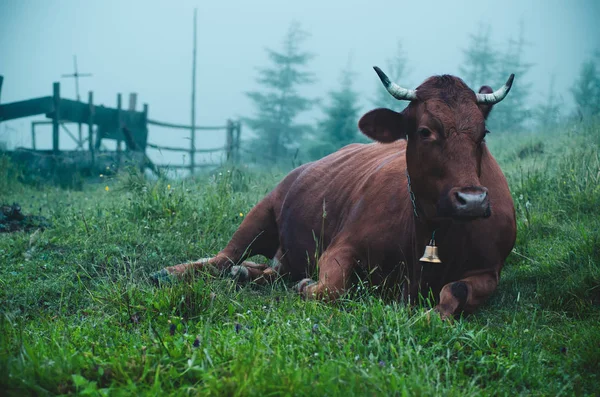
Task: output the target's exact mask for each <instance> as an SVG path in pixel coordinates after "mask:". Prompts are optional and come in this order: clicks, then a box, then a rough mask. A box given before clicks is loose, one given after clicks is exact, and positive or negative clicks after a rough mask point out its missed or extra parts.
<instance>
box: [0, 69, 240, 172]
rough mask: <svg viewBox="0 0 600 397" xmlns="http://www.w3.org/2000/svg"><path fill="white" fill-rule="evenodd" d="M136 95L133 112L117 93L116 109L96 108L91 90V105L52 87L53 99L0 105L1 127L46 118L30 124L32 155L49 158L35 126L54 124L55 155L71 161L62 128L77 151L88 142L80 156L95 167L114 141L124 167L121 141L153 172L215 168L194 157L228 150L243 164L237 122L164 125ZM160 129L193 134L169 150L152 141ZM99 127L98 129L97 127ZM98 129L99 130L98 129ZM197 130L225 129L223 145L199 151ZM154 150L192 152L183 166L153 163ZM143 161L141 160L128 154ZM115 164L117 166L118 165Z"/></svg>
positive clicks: (228, 157) (230, 157)
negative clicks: (185, 144)
mask: <svg viewBox="0 0 600 397" xmlns="http://www.w3.org/2000/svg"><path fill="white" fill-rule="evenodd" d="M3 80H4V79H3V76H0V95H1V93H2V83H3ZM136 101H137V95H136V94H130V97H129V108H128V109H123V108H122V96H121V94H118V95H117V106H116V107H115V108H110V107H105V106H102V105H100V106H98V105H94V95H93V93H92V92H89V95H88V102H87V103H85V102H80V101H73V100H70V99H65V98H61V96H60V83H54V84H53V86H52V96H46V97H41V98H34V99H28V100H24V101H18V102H12V103H7V104H0V123H1V122H3V121H9V120H13V119H18V118H23V117H30V116H35V115H40V114H44V115H46V117H47V118H49V119H50V120H48V121H33V122H32V123H31V139H32V149H33V152H36V151H37V152H40V153H41V152H44V155H46V156H47V155H48V151H39V150H37V148H36V127H37V126H39V125H43V124H47V125H52V152H51V154H52V155H54V156H56V157H60V156H62V157H68V156H69V155H70V154H69V152H66V151H61V150H60V148H59V137H60V130H61V129H62V130H64V131H65V132H66V133H67V135H68V136H70V137H71V138H72V139H73V140H74V141H75V143H76V145H77V148H76V150H85V146H86V145H85V143H86V142H87V151H88V152H89V153H88V154H87V155H86V156H79V155H78V156H77V158H78V159H85V160H80V161H85V162H89V163H90V164H89V166H90V168H94V166H95V159H96V154H97V152H104V153H106V151H105V150H102V149H103V146H102V141H103V140H105V139H108V140H115V141H116V158H117V162H118V164H120V159H121V155H122V154H121V153H122V151H123V147H122V146H123V142H125V152H136V153H139V152H141V153H143V156H142V157H143V158H144V159H145V160H144V164H142V165H141V166H142V167H150V168H151V169H153V170H154V169H155V168H173V169H177V168H178V169H188V170H189V171H190V172H191V173H194V171H195V170H196V168H200V167H207V166H209V167H216V166H218V165H220V164H216V163H210V164H207V163H203V164H196V162H195V156H196V154H199V153H214V152H224V153H225V156H226V160H227V161H230V162H235V161H238V160H239V148H240V144H239V142H240V134H241V123H240V122H239V121H233V120H228V121H227V123H226V124H225V125H224V126H212V127H211V126H208V127H207V126H188V125H181V124H173V123H166V122H162V121H156V120H149V119H148V105H147V104H144V105H143V110H142V111H141V112H138V111H136V109H135V107H136ZM67 123H75V124H77V125H78V127H79V128H78V135H77V136H76V135H75V134H74V133H73V132H71V131H70V130H69V128H68V127H67V126H66V124H67ZM82 125H86V126H87V130H88V136H87V138H83V136H82V133H81V126H82ZM149 125H152V126H156V127H163V128H171V129H183V130H188V131H190V133H191V135H192V139H191V142H192V144H191V146H190V148H177V147H170V146H162V145H157V144H152V143H148V126H149ZM94 127H96V128H94ZM94 130H95V131H94ZM196 131H224V132H225V141H226V143H225V146H223V147H218V148H209V149H204V148H197V147H195V144H194V142H195V133H196ZM147 148H153V149H158V150H161V151H162V150H165V151H177V152H186V153H189V156H190V163H189V164H184V165H167V164H161V165H155V164H153V163H152V162H151V161H150V160H149V158H148V156H147V155H146V149H147ZM128 157H135V158H139V156H128ZM118 164H117V166H118Z"/></svg>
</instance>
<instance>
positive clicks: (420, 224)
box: [152, 67, 516, 319]
mask: <svg viewBox="0 0 600 397" xmlns="http://www.w3.org/2000/svg"><path fill="white" fill-rule="evenodd" d="M374 69H375V71H376V72H377V74H378V75H379V78H380V79H381V81H382V83H383V85H384V86H385V88H386V89H387V91H388V92H389V93H390V94H391V95H393V96H394V97H395V98H396V99H398V100H408V101H410V103H409V104H408V106H407V107H406V108H405V109H404V110H403V111H402V112H400V113H398V112H395V111H393V110H390V109H385V108H379V109H375V110H371V111H369V112H368V113H366V114H365V115H364V116H362V118H361V119H360V120H359V122H358V127H359V129H360V131H362V133H364V134H365V135H367V136H368V137H370V138H372V139H373V140H375V141H376V142H374V143H370V144H351V145H349V146H346V147H344V148H342V149H340V150H338V151H337V152H335V153H333V154H331V155H328V156H326V157H324V158H322V159H321V160H318V161H315V162H312V163H307V164H304V165H302V166H300V167H298V168H296V169H294V170H293V171H291V172H290V173H289V174H288V175H287V176H286V177H285V178H284V179H283V180H282V181H281V182H280V183H279V184H278V185H277V187H275V189H273V191H271V192H270V193H269V194H268V195H267V196H266V197H265V198H263V199H262V200H261V201H260V202H259V203H258V204H256V206H255V207H254V208H253V209H252V210H251V211H250V212H249V213H248V215H247V216H246V218H245V219H244V220H243V221H242V223H241V225H240V227H239V228H238V229H237V231H236V232H235V233H234V234H233V236H232V238H231V241H230V242H229V243H228V244H227V246H226V247H225V248H224V249H223V250H222V251H220V252H219V253H218V254H217V255H216V256H214V257H212V258H207V259H201V260H198V261H195V262H191V263H184V264H180V265H176V266H171V267H167V268H165V269H163V270H161V271H160V272H157V273H154V274H153V276H152V278H153V280H155V281H157V282H159V281H160V280H163V279H165V278H168V279H171V280H172V279H173V278H181V277H183V276H185V275H186V274H192V273H193V272H194V271H196V270H200V269H203V268H209V269H213V270H216V271H219V272H230V274H231V275H233V276H235V277H236V278H238V279H239V280H255V281H257V282H258V281H265V280H266V281H270V280H273V279H274V278H276V277H279V276H284V275H286V276H288V277H290V278H291V279H292V280H294V281H296V282H297V284H296V285H295V289H296V290H297V291H298V292H299V293H300V294H301V295H302V296H304V297H306V298H315V299H325V300H330V301H331V300H335V299H337V298H338V297H340V296H341V295H342V294H343V293H344V292H346V291H348V290H349V289H350V288H351V287H352V285H353V283H356V280H357V279H359V278H360V279H364V280H367V281H368V283H370V284H371V285H376V286H381V287H382V288H381V289H385V290H394V288H395V291H396V292H395V293H397V294H398V295H397V296H398V298H404V300H408V301H409V302H417V301H418V300H419V299H420V298H421V297H423V296H425V297H427V296H433V297H434V299H435V302H434V304H435V307H434V309H435V311H437V312H438V313H439V314H440V316H441V317H442V318H444V319H447V318H451V317H453V316H456V315H459V314H461V313H463V312H464V313H471V312H473V311H474V310H475V309H476V308H477V307H478V306H480V305H481V304H482V303H483V302H484V301H485V300H486V299H487V298H488V297H489V296H490V295H491V294H492V292H493V291H494V290H495V289H496V286H497V284H498V281H499V277H500V271H501V269H502V267H503V265H504V261H505V259H506V258H507V256H508V255H509V253H510V252H511V250H512V248H513V246H514V243H515V239H516V221H515V209H514V204H513V201H512V197H511V194H510V191H509V188H508V184H507V181H506V179H505V177H504V175H503V173H502V171H501V170H500V167H499V165H498V163H497V162H496V160H495V159H494V158H493V157H492V154H491V153H490V151H489V149H488V147H487V145H486V142H485V136H486V134H487V133H488V130H487V129H486V125H485V121H486V118H487V116H488V115H489V113H490V111H491V109H492V106H493V105H494V104H496V103H498V102H500V101H501V100H502V99H504V98H505V97H506V95H507V94H508V92H509V90H510V88H511V86H512V83H513V79H514V75H511V76H510V78H509V79H508V81H507V82H506V84H505V85H504V86H503V87H502V88H500V89H498V90H497V91H493V90H492V89H491V88H490V87H489V86H483V87H481V89H480V90H479V93H475V92H474V91H473V90H471V89H470V88H469V87H468V86H467V85H466V84H465V83H464V82H463V81H462V80H461V79H459V78H457V77H454V76H450V75H441V76H433V77H430V78H428V79H427V80H425V82H423V83H422V84H421V85H420V86H419V87H417V88H416V89H415V90H411V89H406V88H403V87H401V86H399V85H398V84H396V83H393V82H391V81H390V80H389V78H388V77H387V76H386V75H385V74H384V73H383V72H382V71H381V70H380V69H379V68H377V67H374ZM434 246H435V248H434ZM426 248H427V249H429V252H430V253H431V252H433V250H437V251H438V252H439V254H437V256H436V255H435V253H434V255H433V256H434V258H433V260H429V261H428V258H421V255H422V253H423V252H424V250H425V249H426ZM251 255H263V256H265V257H267V258H272V259H273V263H272V264H271V265H266V264H257V263H254V262H250V261H246V259H247V258H248V257H250V256H251ZM429 259H432V258H429ZM438 259H439V260H438ZM440 261H441V263H439V262H440ZM315 273H318V279H317V280H316V281H314V280H312V279H311V278H310V276H311V275H314V274H315ZM399 286H401V288H398V287H399ZM392 287H393V288H392ZM429 294H432V295H429Z"/></svg>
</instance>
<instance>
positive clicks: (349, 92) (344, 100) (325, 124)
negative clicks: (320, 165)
mask: <svg viewBox="0 0 600 397" xmlns="http://www.w3.org/2000/svg"><path fill="white" fill-rule="evenodd" d="M354 75H355V74H354V72H353V71H352V70H351V67H350V64H349V65H348V66H346V68H345V69H344V70H343V71H342V75H341V76H340V80H339V85H338V87H337V88H336V89H334V90H332V91H330V92H329V98H328V104H327V105H325V106H324V108H323V112H324V113H325V117H324V118H323V120H321V121H320V122H319V129H318V133H317V135H316V138H317V139H316V142H315V144H313V145H312V147H311V148H310V156H311V157H312V158H313V159H316V158H321V157H323V156H326V155H327V154H330V153H333V152H334V151H336V150H337V149H339V148H341V147H343V146H346V145H348V144H350V143H353V142H357V141H358V139H359V134H358V127H357V123H358V118H359V111H360V106H359V95H358V93H357V92H356V91H355V90H354V88H353V81H354ZM386 93H387V92H386ZM388 95H389V94H388Z"/></svg>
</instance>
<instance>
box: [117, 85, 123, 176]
mask: <svg viewBox="0 0 600 397" xmlns="http://www.w3.org/2000/svg"><path fill="white" fill-rule="evenodd" d="M122 100H123V98H122V97H121V93H119V94H117V131H116V135H117V165H118V167H119V168H120V167H121V151H122V150H123V148H122V146H123V141H122V139H121V134H122V133H123V132H122V131H121V127H122V126H121V122H122V115H121V106H122Z"/></svg>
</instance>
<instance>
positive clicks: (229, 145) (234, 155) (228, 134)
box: [147, 119, 242, 174]
mask: <svg viewBox="0 0 600 397" xmlns="http://www.w3.org/2000/svg"><path fill="white" fill-rule="evenodd" d="M147 123H148V125H153V126H157V127H164V128H172V129H180V130H188V131H190V134H195V132H196V131H225V146H220V147H216V148H197V147H195V145H194V144H195V139H190V143H191V144H190V147H189V148H183V147H173V146H165V145H157V144H153V143H148V144H147V147H149V148H152V149H158V150H160V151H163V150H164V151H171V152H183V153H187V154H189V164H182V165H173V164H158V165H156V166H157V167H158V168H171V169H187V170H189V171H190V173H192V174H193V173H194V172H195V170H196V169H197V168H204V167H217V166H219V165H220V164H218V163H196V154H201V153H218V152H224V153H225V156H226V161H228V162H238V161H239V158H240V155H239V150H240V135H241V132H242V124H241V122H240V121H233V120H227V123H226V124H225V125H224V126H195V127H194V128H192V126H189V125H181V124H172V123H165V122H162V121H156V120H151V119H149V120H147Z"/></svg>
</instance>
